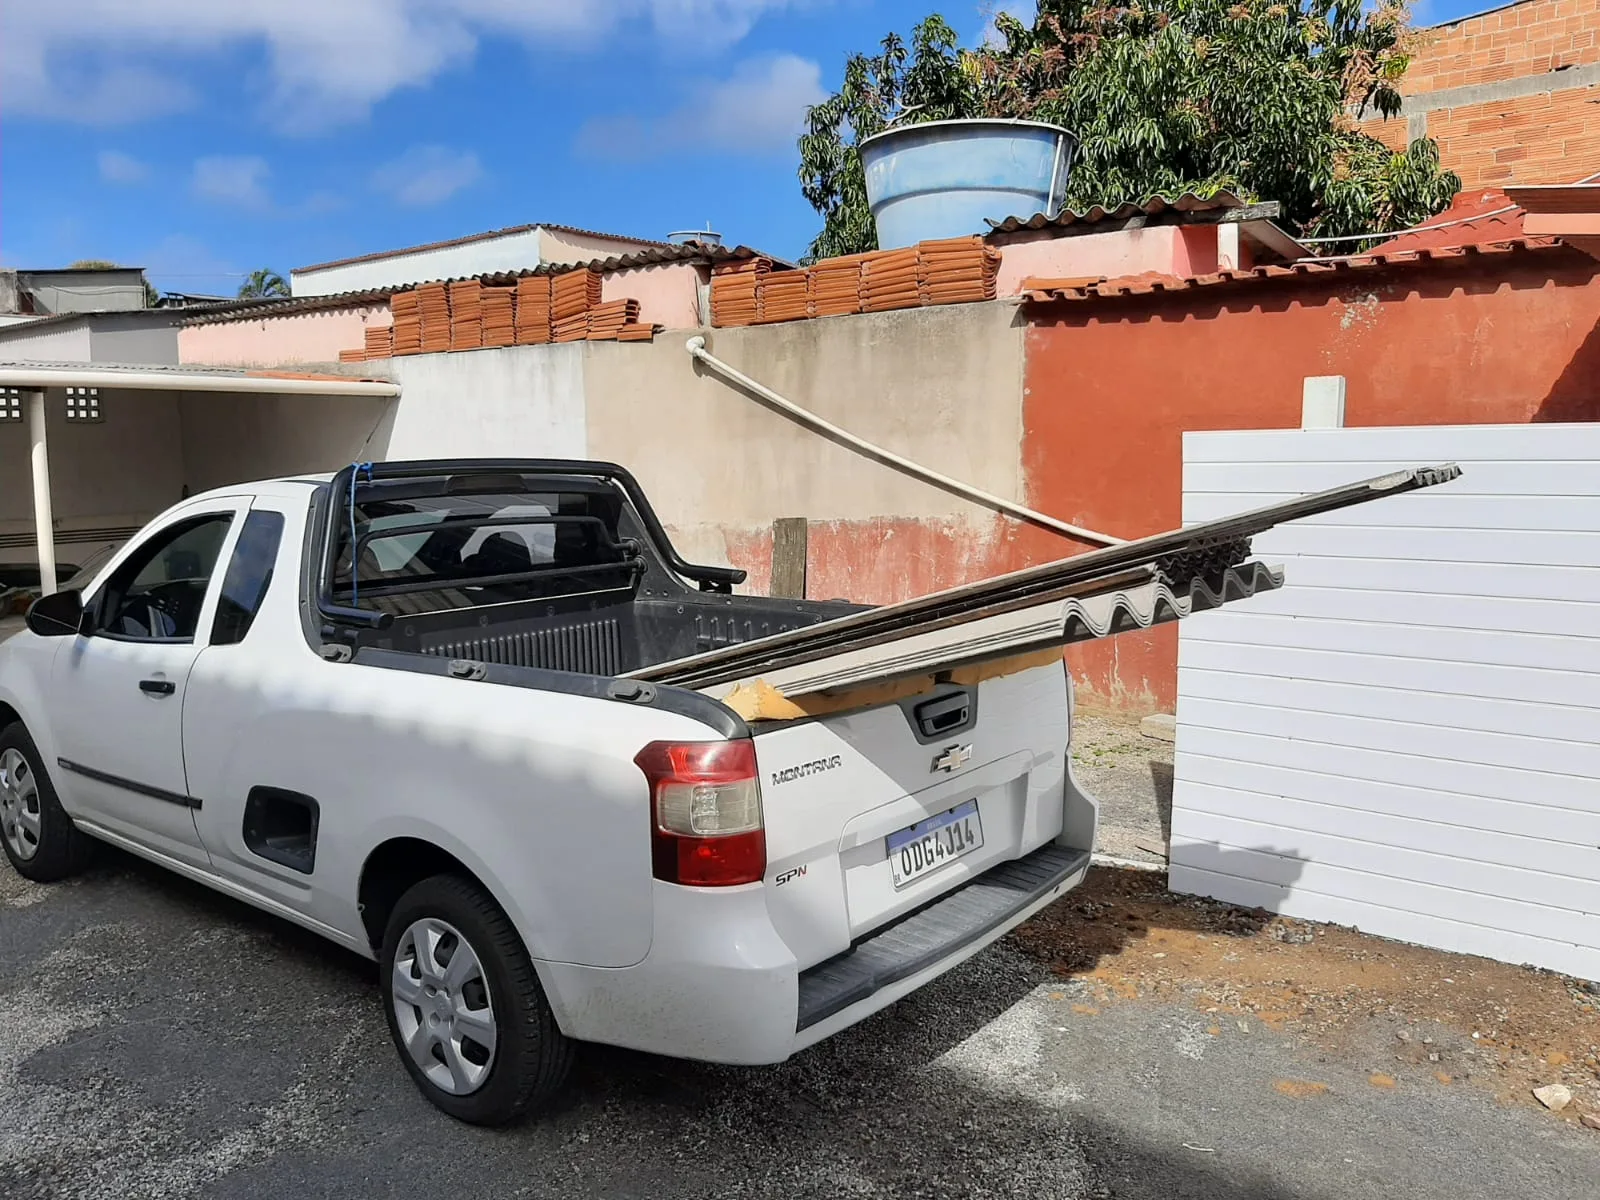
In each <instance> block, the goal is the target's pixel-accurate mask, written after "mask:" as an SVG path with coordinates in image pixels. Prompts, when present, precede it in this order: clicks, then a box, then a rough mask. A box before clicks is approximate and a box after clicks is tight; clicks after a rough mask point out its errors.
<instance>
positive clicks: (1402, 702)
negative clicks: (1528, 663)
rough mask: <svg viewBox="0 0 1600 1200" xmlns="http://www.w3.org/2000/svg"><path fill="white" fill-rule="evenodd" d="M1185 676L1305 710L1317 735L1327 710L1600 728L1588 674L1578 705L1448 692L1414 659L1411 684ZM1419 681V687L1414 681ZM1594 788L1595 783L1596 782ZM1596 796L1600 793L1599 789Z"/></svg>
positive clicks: (1439, 723) (1207, 693)
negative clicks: (1437, 688)
mask: <svg viewBox="0 0 1600 1200" xmlns="http://www.w3.org/2000/svg"><path fill="white" fill-rule="evenodd" d="M1188 669H1189V671H1190V672H1192V674H1191V675H1190V676H1188V677H1187V678H1186V679H1185V681H1184V696H1185V698H1187V699H1195V700H1216V701H1221V702H1223V703H1227V704H1252V705H1260V706H1262V707H1267V708H1273V709H1276V710H1278V711H1279V712H1285V713H1298V714H1301V715H1302V716H1303V717H1304V721H1303V722H1302V727H1303V729H1304V732H1305V736H1306V737H1309V738H1315V737H1317V729H1318V727H1319V726H1320V725H1321V724H1322V723H1323V722H1324V721H1326V720H1327V718H1328V717H1330V716H1333V717H1359V718H1362V719H1364V720H1379V721H1394V722H1401V723H1404V724H1405V725H1407V726H1410V727H1413V728H1423V729H1430V728H1432V729H1449V730H1456V729H1461V730H1477V731H1479V732H1480V733H1486V734H1513V735H1516V736H1518V737H1525V738H1531V739H1534V740H1537V741H1551V742H1576V743H1579V744H1588V743H1589V741H1590V740H1591V738H1592V736H1593V734H1594V731H1595V729H1596V728H1597V727H1600V703H1596V701H1597V699H1600V697H1597V696H1596V693H1600V680H1596V679H1595V678H1594V677H1593V676H1579V678H1580V679H1588V680H1589V687H1588V688H1587V689H1586V690H1587V693H1588V694H1587V695H1586V696H1583V699H1582V701H1581V702H1580V703H1581V705H1582V706H1580V704H1548V703H1535V702H1527V701H1522V702H1511V701H1508V700H1507V699H1506V698H1505V697H1503V696H1500V695H1497V694H1495V693H1493V692H1491V693H1489V694H1488V695H1481V694H1480V695H1450V694H1446V693H1442V692H1438V691H1434V690H1431V687H1429V686H1427V685H1431V683H1432V674H1433V673H1432V671H1431V669H1430V668H1429V667H1427V666H1425V665H1420V664H1419V665H1416V666H1415V667H1414V669H1413V671H1412V676H1411V680H1410V686H1409V687H1405V688H1400V687H1385V686H1382V685H1377V686H1374V685H1372V684H1359V683H1345V682H1334V681H1328V680H1319V679H1284V678H1273V677H1271V676H1267V675H1249V674H1245V673H1243V672H1239V671H1231V670H1225V669H1224V670H1216V671H1206V670H1198V669H1195V668H1193V667H1190V668H1188ZM1419 684H1422V685H1424V686H1420V687H1419V686H1418V685H1419ZM1595 790H1596V793H1597V794H1600V784H1597V785H1596V788H1595ZM1597 799H1600V795H1597Z"/></svg>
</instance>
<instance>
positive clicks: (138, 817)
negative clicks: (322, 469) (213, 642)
mask: <svg viewBox="0 0 1600 1200" xmlns="http://www.w3.org/2000/svg"><path fill="white" fill-rule="evenodd" d="M246 503H248V501H246V500H242V499H237V498H232V497H229V498H222V499H211V500H208V501H207V502H206V503H205V504H204V506H203V507H201V506H196V507H192V508H185V509H182V510H179V511H178V512H177V513H174V514H173V515H172V516H171V517H170V519H168V520H167V521H166V522H164V523H163V524H162V525H161V526H160V527H159V528H156V529H154V530H152V531H151V532H150V533H149V534H147V535H146V536H145V537H144V538H143V539H141V540H140V541H139V542H137V543H136V544H134V545H133V546H131V547H130V548H129V549H128V551H127V552H126V553H125V554H124V555H123V557H122V561H121V562H120V563H119V564H118V565H117V566H116V567H115V568H114V569H113V570H112V571H111V573H110V575H109V576H107V578H106V581H105V583H104V584H103V585H102V586H101V587H100V588H98V589H97V590H96V592H95V594H94V595H93V596H91V597H89V598H88V600H87V601H86V603H85V611H86V616H85V621H84V626H83V629H82V632H80V634H79V635H78V636H77V637H75V638H74V639H73V640H72V642H71V644H70V645H68V646H66V647H64V648H63V650H62V652H61V653H59V654H58V655H57V656H56V659H55V665H54V668H53V671H52V674H51V685H50V686H51V691H52V697H51V706H50V707H51V711H52V713H53V714H54V717H55V725H56V735H57V751H58V754H59V761H58V763H57V764H56V765H57V766H58V767H59V768H60V770H59V771H57V772H56V778H57V781H58V782H59V784H60V786H61V787H62V788H63V789H65V790H66V791H67V792H68V793H69V795H70V798H71V800H72V804H71V808H72V811H73V812H74V813H75V814H76V815H78V816H80V817H82V818H83V819H85V820H87V821H90V822H93V823H94V824H96V825H98V826H100V827H102V828H103V829H104V830H106V831H107V832H109V833H111V834H114V835H118V836H120V837H123V838H126V839H127V840H128V841H130V842H132V843H134V844H135V845H138V846H140V847H144V848H147V849H149V850H152V851H155V852H156V853H158V854H163V855H167V856H170V857H172V858H174V859H177V860H179V861H181V862H185V863H189V864H191V865H198V866H204V865H206V863H207V861H208V860H207V856H206V853H205V850H204V849H203V848H202V846H201V843H200V836H199V832H198V830H197V829H196V827H195V821H194V813H195V810H196V809H197V808H198V807H199V806H200V805H201V804H202V803H203V798H201V797H196V796H194V795H192V794H191V792H190V789H189V786H188V779H187V776H186V774H185V771H184V762H183V704H184V695H185V690H186V688H187V686H188V681H189V672H190V669H191V668H192V667H193V666H194V662H195V658H196V657H197V656H198V655H199V653H200V651H201V649H202V647H204V645H205V643H206V630H208V629H209V626H210V622H211V616H212V613H213V611H214V610H215V607H216V590H217V589H216V587H215V586H214V583H215V575H216V568H217V563H218V561H219V559H220V558H221V555H222V552H223V549H224V546H225V545H226V544H227V543H228V541H229V534H230V532H231V530H232V529H233V527H234V523H235V519H236V517H237V516H238V514H239V512H240V510H241V509H242V508H243V507H244V505H245V504H246Z"/></svg>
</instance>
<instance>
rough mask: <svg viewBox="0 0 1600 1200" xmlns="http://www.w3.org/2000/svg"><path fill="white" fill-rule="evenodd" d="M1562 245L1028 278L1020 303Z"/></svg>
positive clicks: (1526, 243) (1499, 245)
mask: <svg viewBox="0 0 1600 1200" xmlns="http://www.w3.org/2000/svg"><path fill="white" fill-rule="evenodd" d="M1561 245H1562V242H1561V239H1559V238H1554V237H1522V238H1509V239H1507V240H1505V241H1500V242H1481V243H1478V244H1475V245H1466V246H1454V247H1444V248H1440V249H1435V250H1429V249H1426V248H1424V249H1421V250H1400V251H1396V252H1394V253H1392V254H1378V253H1371V252H1369V253H1367V254H1361V255H1353V256H1351V257H1350V258H1340V259H1330V260H1313V259H1302V260H1300V261H1299V262H1295V263H1291V264H1289V265H1288V266H1282V267H1280V266H1275V265H1269V266H1263V267H1252V268H1250V269H1249V270H1244V271H1216V272H1213V273H1212V274H1209V275H1187V276H1184V275H1164V274H1162V273H1161V272H1159V271H1146V272H1144V273H1143V274H1139V275H1123V276H1120V277H1118V278H1116V279H1103V278H1093V279H1087V278H1082V277H1080V278H1074V279H1045V278H1029V279H1024V280H1023V281H1022V294H1023V298H1024V299H1026V300H1028V301H1030V302H1032V303H1048V302H1052V301H1057V300H1095V299H1111V298H1113V297H1120V296H1148V295H1157V294H1166V293H1173V292H1186V291H1189V290H1191V289H1194V288H1209V287H1222V286H1228V285H1241V284H1251V285H1254V284H1261V283H1268V282H1275V281H1282V280H1290V279H1315V278H1319V277H1337V276H1341V275H1347V274H1350V273H1353V272H1362V271H1375V270H1384V269H1390V268H1396V267H1410V266H1413V265H1417V264H1421V263H1429V262H1444V261H1449V260H1457V261H1469V260H1472V259H1479V258H1486V257H1490V256H1496V255H1502V254H1507V255H1509V254H1527V253H1529V252H1530V251H1541V250H1551V249H1555V248H1557V247H1560V246H1561Z"/></svg>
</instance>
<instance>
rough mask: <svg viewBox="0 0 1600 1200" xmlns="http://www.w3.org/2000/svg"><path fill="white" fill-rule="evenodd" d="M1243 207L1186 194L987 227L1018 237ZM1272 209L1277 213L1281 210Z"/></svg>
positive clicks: (1222, 198) (1228, 199)
mask: <svg viewBox="0 0 1600 1200" xmlns="http://www.w3.org/2000/svg"><path fill="white" fill-rule="evenodd" d="M1243 207H1245V202H1244V201H1243V200H1241V199H1239V197H1238V196H1236V195H1234V194H1233V193H1232V192H1227V191H1223V192H1217V193H1216V194H1215V195H1212V196H1197V195H1195V194H1194V193H1193V192H1185V193H1184V194H1183V195H1181V196H1176V197H1173V198H1171V199H1169V198H1167V197H1166V196H1147V197H1145V198H1144V199H1143V200H1141V201H1134V200H1124V201H1123V202H1122V203H1121V204H1118V205H1115V206H1114V207H1111V208H1106V207H1105V206H1104V205H1100V204H1096V205H1094V206H1093V207H1092V208H1088V209H1085V210H1084V211H1082V212H1074V211H1072V210H1071V209H1065V210H1063V211H1062V212H1061V213H1060V214H1059V215H1057V216H1054V217H1047V216H1045V214H1044V213H1035V214H1034V215H1033V216H1031V217H1007V218H1006V219H1005V220H1003V221H989V222H988V223H987V224H988V225H989V227H990V229H991V230H993V231H994V232H995V233H1017V232H1019V231H1021V230H1024V229H1059V228H1064V227H1066V226H1068V225H1097V224H1100V223H1102V222H1105V221H1127V220H1131V219H1132V218H1134V217H1139V216H1145V217H1156V216H1161V215H1163V214H1166V213H1179V214H1185V213H1209V212H1217V211H1218V210H1220V209H1228V208H1243ZM1271 207H1272V208H1273V209H1274V210H1276V207H1277V206H1276V205H1273V206H1271ZM1263 215H1264V216H1265V215H1268V214H1263Z"/></svg>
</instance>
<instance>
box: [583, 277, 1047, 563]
mask: <svg viewBox="0 0 1600 1200" xmlns="http://www.w3.org/2000/svg"><path fill="white" fill-rule="evenodd" d="M704 332H705V333H706V336H707V338H708V341H709V343H710V348H711V351H712V353H714V354H716V355H717V356H718V357H719V358H722V359H724V360H726V361H727V362H729V363H730V364H732V365H733V366H735V367H738V368H739V369H740V370H742V371H744V372H745V373H746V374H748V375H750V376H752V377H753V378H755V379H758V380H760V381H761V382H762V383H764V384H766V385H767V386H768V387H770V388H773V389H774V390H776V391H777V392H778V393H779V394H781V395H783V396H786V397H787V398H789V399H790V400H792V401H794V402H795V403H796V404H799V405H801V406H802V407H804V408H806V409H809V410H810V411H812V412H814V413H816V414H818V415H819V416H822V417H825V418H827V419H828V420H830V421H832V422H834V423H835V424H837V425H840V426H842V427H844V428H845V429H848V430H849V431H851V432H852V433H855V434H856V435H858V436H860V437H863V438H866V439H867V440H869V441H871V442H874V443H876V444H878V445H880V446H883V447H884V448H885V449H888V450H892V451H894V452H896V453H898V454H902V455H904V456H906V457H908V458H911V459H913V460H915V461H916V462H919V463H921V464H923V465H925V466H928V467H931V468H933V469H934V470H936V471H940V472H942V473H944V474H946V475H950V476H954V477H955V478H957V479H960V480H962V481H964V482H966V483H970V484H973V485H975V486H977V487H980V488H983V489H985V490H987V491H990V492H994V493H996V494H998V495H1001V496H1005V497H1007V498H1011V499H1015V498H1017V497H1019V495H1020V486H1021V484H1020V466H1019V463H1020V441H1021V435H1022V425H1021V408H1022V366H1023V362H1022V327H1021V325H1020V322H1019V318H1018V314H1017V309H1016V307H1015V306H1014V305H1013V304H1010V303H1006V302H997V303H992V304H966V305H951V306H948V307H942V308H925V309H911V310H907V311H904V312H893V313H874V314H869V315H863V316H854V317H840V318H826V319H821V320H814V321H796V322H792V323H789V324H783V325H768V326H760V327H755V328H747V329H716V330H708V331H704ZM688 336H689V334H688V333H687V332H674V333H673V334H670V335H667V334H664V335H662V336H661V337H659V338H658V339H657V340H656V341H655V342H654V343H649V344H637V345H629V344H616V343H606V342H590V343H587V344H586V355H587V359H586V364H585V370H584V392H585V396H586V399H587V418H588V453H589V455H590V456H591V457H594V458H602V459H611V460H614V461H616V462H620V463H623V464H624V465H626V466H628V467H629V468H630V469H631V470H632V471H633V472H634V473H635V474H636V475H637V476H638V477H639V479H640V482H641V483H642V484H643V485H644V487H645V489H646V490H647V492H648V493H649V495H650V497H651V498H652V500H653V501H654V503H655V505H656V507H657V509H658V510H659V511H660V513H661V516H662V520H663V521H664V522H665V523H667V525H668V526H669V527H670V528H671V529H672V530H673V533H674V537H675V538H676V539H677V540H678V541H679V543H680V548H681V549H682V550H683V552H684V553H685V554H687V555H691V556H694V557H699V558H701V559H702V560H704V561H721V562H727V561H730V559H732V558H734V557H735V554H734V548H735V547H736V546H737V545H740V544H745V545H748V544H749V541H748V539H749V537H750V535H752V534H754V533H756V532H757V531H759V530H762V529H763V528H770V526H771V523H772V521H773V520H774V519H775V518H777V517H786V516H801V517H806V518H808V519H810V520H811V521H814V522H862V521H869V522H870V521H875V520H876V519H880V518H935V519H940V518H943V519H954V520H955V521H957V522H958V523H960V524H970V526H971V528H972V531H973V536H974V538H979V537H987V536H989V534H990V532H991V531H992V530H993V528H994V525H993V521H992V518H991V514H990V513H989V512H988V511H987V510H985V509H980V508H978V507H977V506H975V505H973V504H971V503H970V502H968V501H965V500H962V499H960V498H958V497H955V496H953V495H950V494H949V493H947V492H944V491H941V490H939V489H938V488H935V487H933V486H931V485H929V484H926V483H922V482H920V481H918V480H915V479H912V478H909V477H907V476H906V475H903V474H901V473H899V472H898V471H895V470H893V469H892V468H889V467H886V466H884V465H883V464H881V463H879V462H877V461H875V460H872V459H870V458H867V457H865V456H864V455H862V454H860V453H858V452H856V451H854V450H851V449H849V448H848V447H846V446H843V445H840V444H837V443H835V442H833V441H830V440H829V439H827V438H824V437H821V436H819V435H817V434H816V433H813V432H811V431H810V430H808V429H806V428H804V427H803V426H801V425H799V424H797V423H796V422H795V421H793V420H792V419H791V418H789V417H786V416H783V415H781V414H780V413H778V412H775V411H773V410H772V409H770V408H769V407H767V406H766V405H764V404H762V403H761V402H759V401H757V400H754V399H751V398H750V397H748V396H746V395H745V394H743V393H742V392H740V391H738V390H737V389H735V388H734V387H732V386H731V385H730V384H728V383H727V382H726V381H725V380H723V379H722V378H721V377H720V376H717V375H714V374H712V373H710V372H708V371H706V370H704V369H703V368H700V367H698V366H697V365H696V364H695V362H694V360H693V359H691V358H690V357H689V355H688V353H687V352H686V351H685V350H684V341H685V340H686V338H687V337H688ZM878 528H882V526H881V523H880V525H879V526H878ZM735 565H740V566H746V567H756V568H757V569H759V564H756V563H744V562H736V563H735ZM765 582H766V581H765V580H764V579H761V580H758V579H755V578H752V580H751V583H752V585H757V584H759V587H758V588H757V590H762V589H764V587H765Z"/></svg>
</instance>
